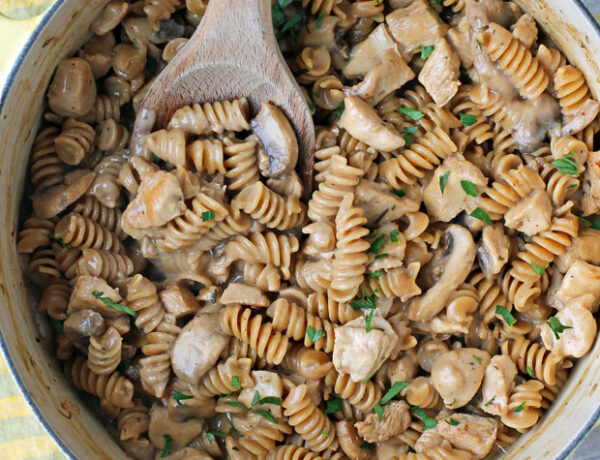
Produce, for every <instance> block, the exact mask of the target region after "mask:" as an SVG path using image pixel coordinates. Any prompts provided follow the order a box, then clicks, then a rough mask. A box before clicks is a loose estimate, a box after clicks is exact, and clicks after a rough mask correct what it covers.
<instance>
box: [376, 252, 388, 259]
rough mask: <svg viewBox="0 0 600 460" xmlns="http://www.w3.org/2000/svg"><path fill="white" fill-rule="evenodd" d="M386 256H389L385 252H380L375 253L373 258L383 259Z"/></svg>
mask: <svg viewBox="0 0 600 460" xmlns="http://www.w3.org/2000/svg"><path fill="white" fill-rule="evenodd" d="M388 256H389V254H386V253H385V252H384V253H382V254H377V255H376V256H375V259H383V258H384V257H388Z"/></svg>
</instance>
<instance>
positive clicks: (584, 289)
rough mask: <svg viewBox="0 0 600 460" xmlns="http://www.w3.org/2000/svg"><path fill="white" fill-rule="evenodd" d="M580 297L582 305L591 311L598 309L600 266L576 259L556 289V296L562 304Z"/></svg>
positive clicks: (594, 311) (599, 300)
mask: <svg viewBox="0 0 600 460" xmlns="http://www.w3.org/2000/svg"><path fill="white" fill-rule="evenodd" d="M578 297H579V298H581V302H582V306H584V307H585V308H587V309H588V310H590V311H591V312H592V313H596V312H597V311H598V304H599V302H600V267H597V266H595V265H591V264H588V263H587V262H585V261H583V260H577V261H575V263H574V264H573V265H571V267H569V270H567V273H565V276H564V278H563V279H562V283H561V285H560V288H559V289H558V290H557V291H556V298H557V299H558V300H559V301H560V302H562V303H563V304H567V303H569V302H570V301H572V300H574V299H576V298H578Z"/></svg>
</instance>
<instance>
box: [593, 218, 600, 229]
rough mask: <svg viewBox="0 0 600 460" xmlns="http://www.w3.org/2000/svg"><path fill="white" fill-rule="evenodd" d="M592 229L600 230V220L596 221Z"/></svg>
mask: <svg viewBox="0 0 600 460" xmlns="http://www.w3.org/2000/svg"><path fill="white" fill-rule="evenodd" d="M592 228H593V229H594V230H600V219H596V220H595V221H594V223H593V224H592Z"/></svg>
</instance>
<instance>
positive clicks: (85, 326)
mask: <svg viewBox="0 0 600 460" xmlns="http://www.w3.org/2000/svg"><path fill="white" fill-rule="evenodd" d="M63 328H64V332H65V336H67V338H69V339H71V340H74V341H77V340H81V339H82V338H87V337H93V336H96V335H101V334H103V333H104V331H105V330H106V323H105V322H104V318H102V315H101V314H100V313H98V312H95V311H94V310H87V309H86V310H78V311H75V312H73V313H71V314H70V315H69V316H68V317H67V319H66V320H65V322H64V325H63Z"/></svg>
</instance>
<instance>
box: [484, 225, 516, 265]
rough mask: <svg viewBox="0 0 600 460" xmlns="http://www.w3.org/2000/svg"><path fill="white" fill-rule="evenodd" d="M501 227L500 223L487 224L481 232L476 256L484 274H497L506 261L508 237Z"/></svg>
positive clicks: (508, 247)
mask: <svg viewBox="0 0 600 460" xmlns="http://www.w3.org/2000/svg"><path fill="white" fill-rule="evenodd" d="M503 228H504V227H503V226H502V224H496V225H488V226H486V227H484V228H483V232H482V233H481V243H479V246H478V247H477V258H478V260H479V265H480V267H481V269H482V271H483V273H485V275H486V276H491V275H497V274H498V273H500V271H501V270H502V268H503V267H504V265H506V263H507V262H508V255H509V254H508V253H509V250H510V239H509V238H508V236H506V235H505V234H504V230H503Z"/></svg>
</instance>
